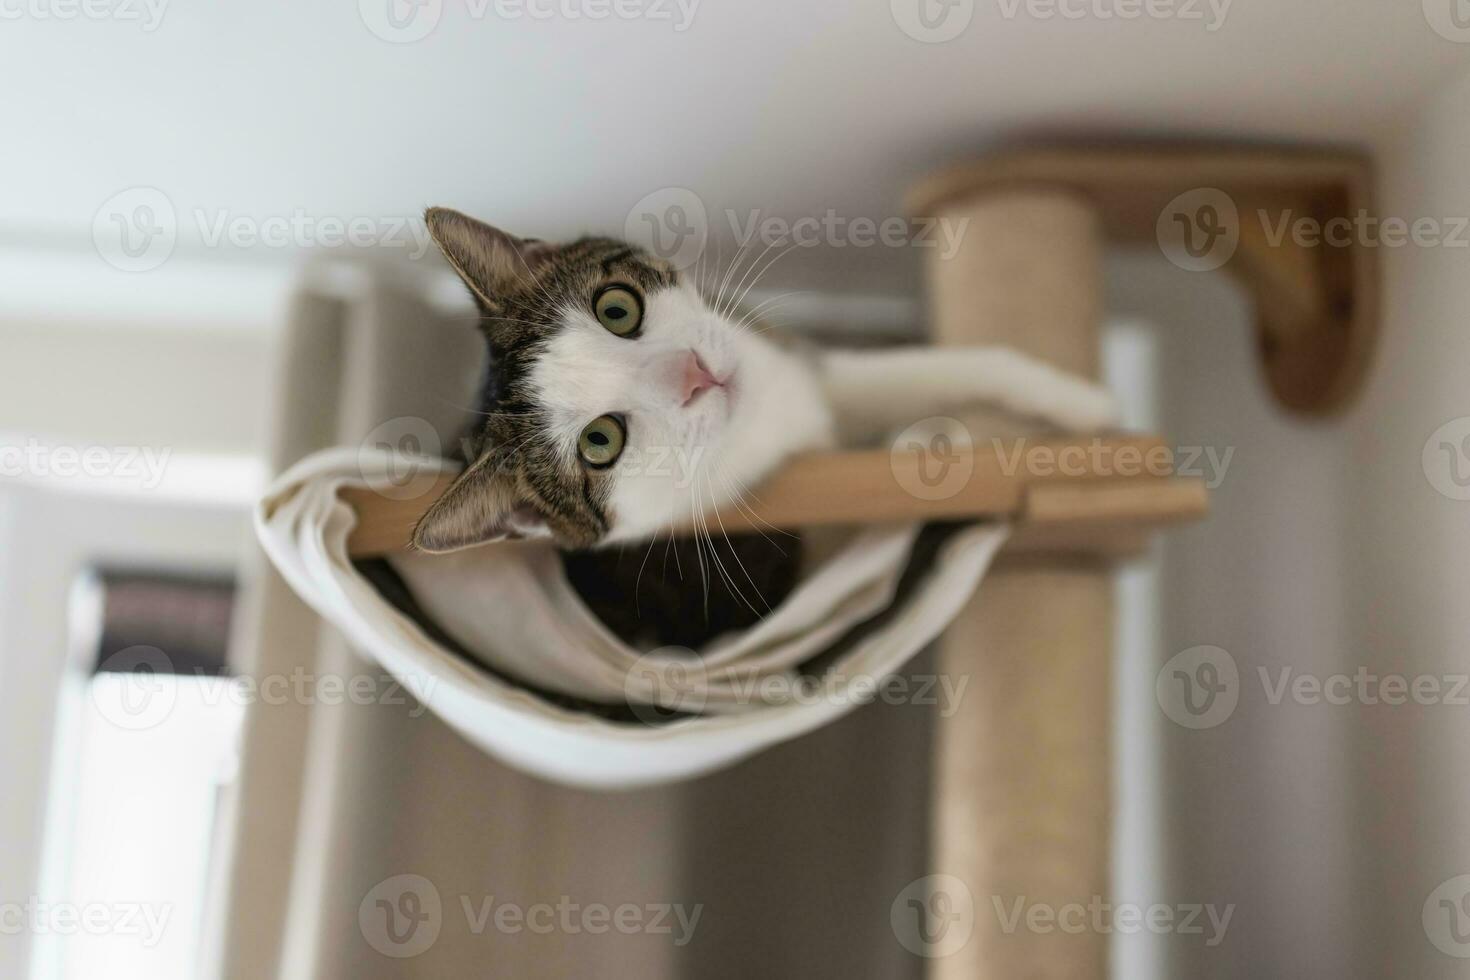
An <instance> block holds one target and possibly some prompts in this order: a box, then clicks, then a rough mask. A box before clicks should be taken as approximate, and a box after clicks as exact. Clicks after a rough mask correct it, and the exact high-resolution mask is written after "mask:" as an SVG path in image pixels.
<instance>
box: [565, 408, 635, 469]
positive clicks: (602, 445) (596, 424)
mask: <svg viewBox="0 0 1470 980" xmlns="http://www.w3.org/2000/svg"><path fill="white" fill-rule="evenodd" d="M625 438H626V434H625V433H624V432H623V423H622V422H621V421H619V419H618V417H617V416H616V415H603V416H601V417H600V418H595V419H593V420H592V421H591V422H589V423H587V427H586V428H585V429H583V430H582V436H581V438H579V439H578V440H577V451H578V452H579V453H581V454H582V458H583V459H585V460H586V461H587V463H588V464H589V465H590V466H594V467H596V468H598V469H602V468H603V467H605V466H611V465H612V464H614V463H616V462H617V461H618V457H619V456H621V455H622V454H623V440H624V439H625Z"/></svg>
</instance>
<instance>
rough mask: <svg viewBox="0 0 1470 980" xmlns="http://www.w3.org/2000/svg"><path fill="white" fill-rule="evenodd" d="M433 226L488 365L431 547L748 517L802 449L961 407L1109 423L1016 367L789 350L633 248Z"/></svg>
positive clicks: (578, 545) (967, 353)
mask: <svg viewBox="0 0 1470 980" xmlns="http://www.w3.org/2000/svg"><path fill="white" fill-rule="evenodd" d="M425 221H426V223H427V225H428V228H429V232H430V234H431V235H432V237H433V239H434V241H435V243H436V244H437V245H438V247H439V249H440V250H441V251H442V252H443V254H444V256H445V258H446V259H447V260H448V261H449V264H450V265H451V266H452V267H453V268H454V270H455V271H456V272H457V273H458V275H459V277H460V278H461V279H462V280H463V281H464V284H465V285H466V286H467V287H468V289H469V291H470V293H471V295H472V297H473V299H474V301H475V303H476V305H477V306H478V308H479V313H480V321H479V322H480V327H481V329H482V331H483V333H484V335H485V338H486V341H487V342H488V346H489V369H488V370H487V373H486V380H485V385H484V391H483V394H482V399H481V405H480V410H479V412H478V414H477V415H476V417H475V422H474V424H473V425H472V426H471V428H470V431H469V433H468V435H467V438H466V440H465V442H464V457H465V459H464V462H465V468H464V470H463V471H462V472H461V473H460V475H459V476H458V477H457V478H456V479H455V480H454V481H453V482H452V483H451V485H450V486H449V488H448V489H447V490H446V491H445V493H444V494H443V495H442V496H441V497H440V498H439V499H438V500H437V501H435V503H434V504H433V505H432V506H431V507H430V508H429V509H428V511H427V512H426V513H425V514H424V515H423V517H422V518H421V519H420V520H419V521H418V523H417V525H416V526H415V528H414V531H413V536H412V541H413V546H414V547H415V548H417V549H418V550H420V551H424V552H431V553H441V552H449V551H457V550H459V549H462V548H468V547H473V546H475V545H480V544H484V543H486V542H491V541H500V540H509V539H544V540H548V541H551V542H553V543H555V544H556V545H557V546H559V547H561V548H563V549H569V550H571V551H576V552H580V551H585V550H586V549H606V548H608V547H609V546H614V545H619V544H629V543H634V542H643V541H647V540H649V539H651V538H653V537H654V536H655V535H657V534H659V533H661V532H665V531H668V530H669V529H670V528H671V527H674V526H676V525H688V524H690V523H691V522H693V521H694V520H695V519H696V518H697V517H698V516H699V515H701V514H706V513H709V512H712V511H714V510H718V509H721V508H725V507H733V506H739V504H740V502H741V500H742V498H743V496H744V494H745V493H746V492H747V491H748V490H749V488H751V487H753V486H755V485H756V484H757V483H759V482H760V481H761V479H762V478H764V477H766V476H768V475H769V474H771V473H772V472H773V471H774V470H775V469H777V468H778V467H779V466H780V465H781V464H782V462H784V461H785V460H787V459H789V458H790V457H791V456H793V455H795V454H797V453H801V452H808V451H814V450H823V449H831V448H834V447H836V446H838V445H839V444H846V443H853V442H858V441H864V440H871V439H874V438H877V437H881V436H883V435H885V434H889V433H891V432H893V431H895V430H896V429H898V428H901V427H902V426H904V425H906V424H909V423H911V422H914V421H916V420H918V419H921V418H924V417H927V416H935V415H943V414H946V413H951V412H955V411H959V410H962V409H964V408H966V407H974V406H978V405H989V406H994V407H996V408H999V409H1002V410H1005V411H1007V412H1010V413H1014V414H1018V415H1026V416H1036V415H1041V414H1045V415H1046V416H1047V417H1048V418H1049V419H1052V420H1054V421H1055V422H1056V423H1058V424H1060V425H1062V426H1063V427H1065V428H1067V429H1071V430H1074V431H1096V430H1100V429H1105V428H1107V427H1110V426H1112V425H1114V424H1115V422H1116V418H1115V414H1114V412H1115V408H1114V401H1113V398H1112V397H1111V395H1110V394H1109V393H1108V391H1107V390H1106V389H1105V388H1103V387H1101V386H1099V385H1095V384H1092V383H1090V382H1087V381H1085V380H1082V379H1080V378H1076V377H1074V376H1072V375H1069V374H1066V373H1063V372H1061V371H1058V370H1056V369H1054V368H1052V367H1050V366H1048V365H1046V364H1044V363H1041V362H1039V361H1036V360H1034V359H1032V358H1029V357H1026V356H1023V355H1021V354H1019V353H1017V352H1015V351H1011V350H1008V349H1004V348H986V347H976V348H960V349H955V348H946V349H942V350H940V349H929V348H923V347H914V348H900V349H892V350H807V351H798V350H793V349H791V348H789V347H786V346H783V345H781V344H778V343H776V342H775V341H773V340H772V339H771V338H770V337H769V336H768V335H766V334H764V333H762V332H760V331H759V330H758V329H756V328H753V327H752V326H751V325H750V324H749V323H748V322H746V321H745V320H743V319H742V318H741V317H740V315H739V314H738V313H737V312H736V311H735V310H734V309H733V304H732V303H731V302H730V301H727V300H726V299H724V298H721V297H714V298H711V297H710V296H707V295H705V294H704V293H702V292H701V291H700V289H699V286H698V284H697V283H695V282H694V281H692V279H691V278H690V277H689V276H688V275H686V274H685V273H683V272H681V271H680V270H678V269H676V268H675V267H674V266H672V265H670V264H669V263H668V262H665V261H663V260H661V259H660V258H658V257H657V256H654V255H650V254H648V253H647V252H645V251H643V250H642V249H640V248H638V247H636V246H634V245H631V244H629V243H627V242H624V241H620V240H617V239H614V238H601V237H588V238H582V239H579V240H577V241H573V242H571V243H568V244H551V243H547V242H544V241H540V240H537V239H528V238H519V237H516V236H515V235H512V234H509V233H507V232H504V231H501V230H499V229H497V228H494V227H492V226H490V225H488V224H485V223H484V222H481V221H478V220H476V219H474V218H471V217H468V216H467V215H464V214H461V213H460V212H458V211H454V210H452V209H449V208H437V207H436V208H430V209H429V210H428V212H427V213H426V215H425ZM710 543H711V546H713V542H712V541H711V542H710Z"/></svg>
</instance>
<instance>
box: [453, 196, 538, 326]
mask: <svg viewBox="0 0 1470 980" xmlns="http://www.w3.org/2000/svg"><path fill="white" fill-rule="evenodd" d="M424 223H425V224H427V225H428V227H429V234H430V235H431V236H433V239H434V244H436V245H438V246H439V251H441V252H443V253H444V257H445V258H446V259H448V260H449V264H450V265H452V266H453V267H454V271H455V272H457V273H459V277H460V278H461V279H463V280H464V283H465V285H466V286H469V287H470V290H471V292H473V293H474V294H475V298H476V299H477V300H479V302H480V304H481V305H482V306H484V307H487V308H494V307H495V306H496V305H497V301H496V297H498V296H500V295H501V294H503V293H505V292H507V291H508V290H510V289H514V288H515V287H517V286H527V285H530V283H531V281H532V279H533V278H534V276H535V274H536V270H537V269H538V268H539V267H540V266H541V264H542V263H543V262H545V261H546V259H548V258H549V257H550V255H551V252H552V248H553V246H551V245H548V244H547V243H545V242H542V241H538V240H536V239H534V238H518V237H517V236H515V235H512V234H510V233H509V232H504V231H501V230H500V229H499V228H496V227H494V226H493V225H487V224H485V222H483V221H479V220H477V219H475V218H471V217H470V216H469V215H467V214H461V213H460V212H458V211H455V210H454V209H453V208H429V210H428V211H426V212H424Z"/></svg>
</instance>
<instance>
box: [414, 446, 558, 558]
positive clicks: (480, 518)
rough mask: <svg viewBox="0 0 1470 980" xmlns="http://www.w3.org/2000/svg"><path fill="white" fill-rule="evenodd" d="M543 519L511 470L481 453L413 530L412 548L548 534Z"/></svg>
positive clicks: (445, 548)
mask: <svg viewBox="0 0 1470 980" xmlns="http://www.w3.org/2000/svg"><path fill="white" fill-rule="evenodd" d="M549 537H551V528H550V527H548V526H547V523H546V518H545V516H544V515H542V514H541V512H540V511H538V510H537V509H536V508H535V507H533V506H532V505H531V504H530V503H528V502H527V501H525V500H524V499H523V498H521V497H520V495H519V494H518V492H517V487H516V480H515V477H514V475H513V474H510V473H507V472H505V471H504V470H503V468H502V467H501V466H500V465H499V463H498V461H497V460H496V458H495V456H494V454H492V453H486V454H485V455H483V456H481V457H480V458H479V459H478V460H476V461H475V463H474V464H473V465H471V466H470V467H469V468H468V469H466V470H465V471H464V472H463V473H461V474H460V475H459V476H458V477H457V478H456V479H455V481H454V482H453V483H451V484H450V485H449V489H448V490H445V491H444V494H443V496H441V497H440V498H439V499H438V500H436V501H434V503H433V505H432V506H431V507H429V509H428V511H427V512H426V513H425V514H424V516H423V517H421V518H419V522H418V524H416V525H415V526H414V529H413V546H414V548H416V549H417V550H419V551H427V552H429V553H430V554H444V553H446V552H450V551H459V550H461V549H463V548H472V547H474V546H475V545H479V544H488V543H490V542H491V541H516V540H520V539H523V538H549Z"/></svg>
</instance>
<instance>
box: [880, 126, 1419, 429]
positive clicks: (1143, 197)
mask: <svg viewBox="0 0 1470 980" xmlns="http://www.w3.org/2000/svg"><path fill="white" fill-rule="evenodd" d="M1030 186H1035V187H1045V188H1047V189H1049V190H1053V191H1055V190H1071V191H1075V192H1076V193H1078V194H1081V195H1082V196H1084V197H1086V198H1087V200H1088V201H1089V203H1090V204H1091V205H1092V206H1093V207H1094V208H1095V209H1096V212H1097V214H1098V216H1099V220H1100V222H1101V226H1102V230H1103V234H1104V235H1105V237H1106V238H1107V239H1108V240H1110V241H1113V242H1120V243H1126V244H1133V245H1139V244H1146V245H1149V246H1152V247H1156V248H1158V249H1160V250H1161V251H1162V252H1163V253H1164V254H1165V255H1166V256H1167V257H1168V258H1169V259H1170V260H1171V261H1173V262H1174V263H1175V264H1176V265H1179V266H1180V267H1181V268H1185V269H1189V270H1191V271H1209V270H1213V269H1216V268H1224V269H1225V270H1226V271H1228V272H1230V273H1231V274H1232V275H1233V276H1234V277H1235V278H1237V279H1238V280H1239V281H1240V282H1241V283H1242V284H1243V286H1244V287H1245V289H1246V290H1247V291H1248V292H1249V293H1250V294H1251V296H1252V297H1253V299H1254V301H1255V308H1256V340H1257V350H1258V353H1259V358H1260V362H1261V370H1262V371H1263V373H1264V376H1265V380H1266V383H1267V385H1268V386H1269V387H1270V389H1271V392H1272V394H1273V395H1274V396H1275V398H1276V400H1277V401H1278V402H1279V403H1280V404H1281V405H1282V406H1284V407H1286V408H1287V409H1290V410H1291V411H1294V412H1297V413H1301V414H1304V415H1314V416H1322V415H1328V414H1330V413H1333V412H1336V411H1339V410H1341V409H1342V408H1343V407H1345V406H1346V405H1347V404H1348V402H1349V401H1350V400H1351V399H1352V397H1353V396H1354V395H1355V394H1356V393H1357V392H1358V391H1359V389H1360V388H1361V387H1362V384H1363V379H1364V377H1365V374H1366V372H1367V368H1368V364H1369V362H1370V360H1371V357H1372V354H1373V350H1374V346H1375V341H1376V337H1377V334H1378V329H1379V271H1378V258H1377V252H1378V248H1379V247H1380V246H1381V245H1384V244H1392V241H1391V236H1393V235H1398V236H1400V237H1403V236H1405V235H1407V234H1409V230H1408V229H1404V228H1394V227H1392V226H1390V225H1387V224H1384V225H1380V224H1379V223H1378V221H1377V219H1376V216H1375V212H1374V210H1373V179H1372V168H1371V166H1370V165H1369V163H1368V160H1367V159H1366V158H1365V157H1363V156H1361V155H1358V154H1356V153H1352V152H1346V151H1339V150H1293V149H1281V148H1265V147H1258V146H1248V147H1240V146H1234V147H1233V146H1218V147H1212V146H1208V145H1205V146H1201V145H1199V144H1188V145H1183V146H1179V145H1171V144H1163V145H1131V146H1103V147H1082V146H1077V147H1065V146H1062V147H1056V146H1054V147H1043V148H1034V149H1017V150H1012V151H1002V152H997V153H994V154H991V155H989V156H987V157H984V158H982V159H981V160H979V161H977V162H975V163H970V164H966V165H964V166H961V167H957V168H954V169H952V170H949V171H945V172H943V173H940V174H938V175H936V176H934V177H932V178H930V179H929V180H927V181H925V182H924V183H923V184H921V185H920V186H919V187H918V188H917V189H916V190H915V191H914V192H913V194H912V195H911V197H910V201H909V205H910V210H911V211H912V212H913V213H914V214H916V215H924V216H929V215H937V214H940V213H942V212H943V211H944V209H945V206H946V205H947V204H949V203H951V202H953V201H955V200H956V199H959V198H973V197H976V196H980V195H983V194H986V193H995V192H1003V191H1012V190H1016V189H1018V188H1024V187H1030Z"/></svg>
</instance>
